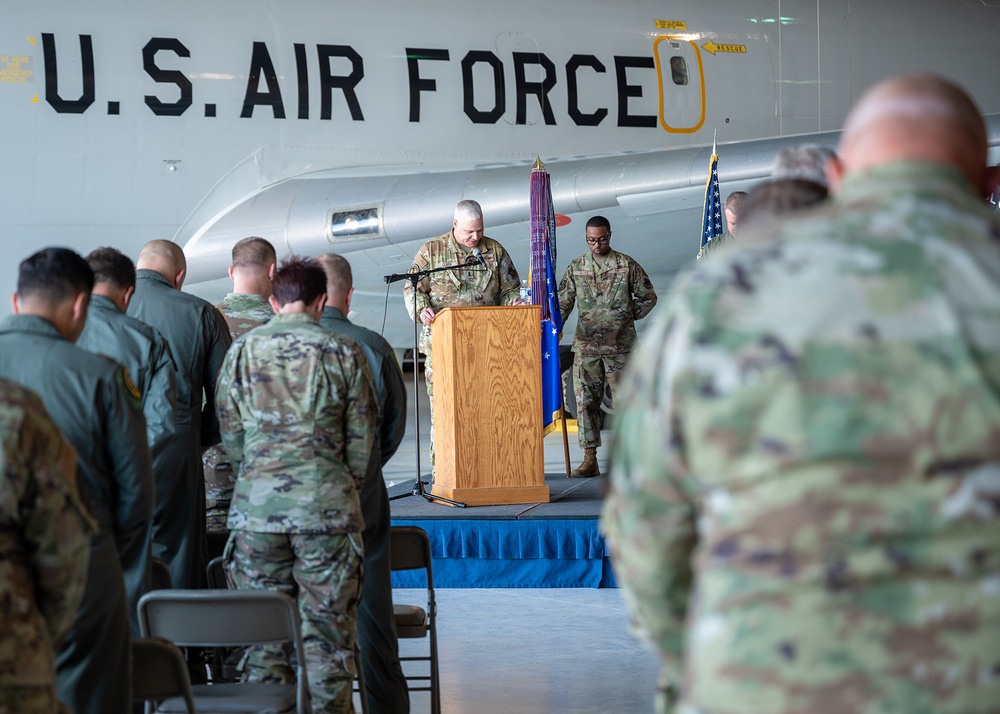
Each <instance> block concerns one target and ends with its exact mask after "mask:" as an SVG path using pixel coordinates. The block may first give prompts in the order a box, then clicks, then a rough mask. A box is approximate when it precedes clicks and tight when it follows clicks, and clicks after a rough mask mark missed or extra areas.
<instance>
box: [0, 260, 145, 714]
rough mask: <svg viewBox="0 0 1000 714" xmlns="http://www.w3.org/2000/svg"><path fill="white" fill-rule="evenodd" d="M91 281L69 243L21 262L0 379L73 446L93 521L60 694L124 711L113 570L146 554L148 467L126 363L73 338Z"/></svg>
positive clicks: (121, 607) (127, 690) (127, 568)
mask: <svg viewBox="0 0 1000 714" xmlns="http://www.w3.org/2000/svg"><path fill="white" fill-rule="evenodd" d="M93 287H94V272H93V271H92V270H91V269H90V266H89V265H88V264H87V261H85V260H84V259H83V258H82V257H81V256H79V255H77V254H76V253H75V252H73V251H72V250H68V249H66V248H45V249H43V250H40V251H38V252H37V253H34V254H33V255H31V256H29V257H28V258H26V259H25V260H23V261H22V262H21V265H20V267H19V270H18V281H17V293H16V295H15V296H14V314H13V315H10V316H8V317H7V318H6V319H4V320H3V322H0V377H4V378H6V379H10V380H13V381H15V382H18V383H19V384H22V385H24V386H25V387H27V388H29V389H31V390H32V391H34V392H35V393H36V394H37V395H38V396H39V397H40V398H41V400H42V403H43V404H44V405H45V408H46V410H47V411H48V413H49V416H50V417H51V418H52V421H53V422H54V423H55V424H56V426H58V427H59V430H60V431H61V432H62V434H63V436H64V437H65V439H66V440H67V441H68V442H69V443H70V444H71V445H72V446H73V448H74V449H75V450H76V454H77V460H78V461H77V469H78V471H77V473H78V475H79V486H80V493H81V496H82V497H83V501H84V504H85V505H86V506H87V508H88V511H89V513H90V515H91V516H92V517H93V518H94V520H95V521H96V523H97V530H96V531H95V532H94V533H93V534H92V535H91V537H90V563H89V565H88V570H87V585H86V590H85V592H84V596H83V600H82V602H81V604H80V608H79V610H78V611H77V615H76V619H75V620H74V621H73V626H72V628H70V631H69V633H68V634H67V636H66V639H65V640H64V642H63V643H62V646H61V647H60V648H59V652H58V653H57V655H56V673H57V676H56V687H57V691H58V693H59V699H60V700H62V701H63V702H65V703H66V704H67V705H69V706H70V708H71V709H72V710H73V711H77V712H125V711H128V710H129V708H130V707H131V706H132V686H131V681H132V663H131V656H130V655H131V652H130V650H131V646H130V633H129V615H128V610H129V606H128V595H127V593H126V589H125V587H126V583H125V578H124V576H123V574H122V573H123V571H124V572H135V570H136V568H138V567H139V566H138V565H137V564H138V563H143V562H148V561H147V560H145V558H146V553H147V552H148V549H149V529H150V520H151V518H152V515H153V497H154V487H153V467H152V462H151V460H150V457H149V446H148V444H147V443H146V423H145V420H144V419H143V416H142V411H141V410H140V405H139V399H138V395H136V394H135V393H134V387H129V385H128V382H127V380H126V377H125V370H124V369H123V368H122V366H121V365H120V364H118V363H117V362H114V361H113V360H110V359H108V358H107V357H103V356H101V355H95V354H92V353H90V352H87V351H86V350H82V349H80V348H78V347H76V346H75V345H74V344H73V343H74V342H76V340H77V339H79V337H80V334H81V333H82V332H83V328H84V325H85V323H86V320H87V312H88V311H87V306H88V305H89V302H90V291H91V290H92V289H93ZM129 582H130V583H131V584H135V583H137V582H138V579H130V581H129Z"/></svg>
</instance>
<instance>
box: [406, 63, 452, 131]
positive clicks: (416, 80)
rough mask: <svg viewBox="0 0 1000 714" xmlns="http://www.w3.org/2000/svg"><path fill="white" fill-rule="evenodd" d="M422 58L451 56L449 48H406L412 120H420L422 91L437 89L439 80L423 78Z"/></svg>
mask: <svg viewBox="0 0 1000 714" xmlns="http://www.w3.org/2000/svg"><path fill="white" fill-rule="evenodd" d="M422 59H423V60H438V61H441V60H444V61H448V60H450V59H451V57H450V56H449V54H448V50H428V49H416V48H411V47H407V48H406V72H407V75H408V76H409V80H410V121H411V122H418V121H420V93H421V92H436V91H437V82H436V81H435V80H433V79H423V78H421V76H420V66H419V65H418V62H420V60H422Z"/></svg>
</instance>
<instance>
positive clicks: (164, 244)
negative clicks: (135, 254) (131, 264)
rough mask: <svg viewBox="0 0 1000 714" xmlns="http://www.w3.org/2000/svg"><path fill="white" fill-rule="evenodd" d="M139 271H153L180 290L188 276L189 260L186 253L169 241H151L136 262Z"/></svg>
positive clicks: (143, 248)
mask: <svg viewBox="0 0 1000 714" xmlns="http://www.w3.org/2000/svg"><path fill="white" fill-rule="evenodd" d="M135 267H136V268H137V269H138V270H153V271H155V272H157V273H159V274H160V275H162V276H163V277H164V278H166V279H167V280H168V281H169V282H170V284H171V285H173V286H174V287H175V288H177V289H178V290H180V289H181V286H182V285H183V284H184V276H185V275H186V274H187V259H186V258H185V257H184V251H183V250H181V247H180V246H179V245H177V244H176V243H174V242H172V241H169V240H151V241H149V243H147V244H146V245H144V246H143V247H142V251H141V252H140V253H139V259H138V260H136V261H135Z"/></svg>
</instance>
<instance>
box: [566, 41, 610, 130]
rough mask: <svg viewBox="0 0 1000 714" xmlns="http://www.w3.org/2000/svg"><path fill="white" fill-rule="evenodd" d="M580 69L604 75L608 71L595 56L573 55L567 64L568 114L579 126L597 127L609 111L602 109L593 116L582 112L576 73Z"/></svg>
mask: <svg viewBox="0 0 1000 714" xmlns="http://www.w3.org/2000/svg"><path fill="white" fill-rule="evenodd" d="M580 67H592V68H593V69H594V71H595V72H600V73H602V74H603V73H604V72H606V71H607V70H606V69H605V68H604V65H603V64H601V61H600V60H598V59H597V58H596V57H594V55H573V56H572V57H570V58H569V62H567V63H566V99H567V103H568V105H569V106H568V108H567V113H568V114H569V116H570V119H572V120H573V121H574V122H575V123H576V125H577V126H597V125H598V124H600V123H601V122H602V121H604V117H606V116H607V115H608V110H607V108H605V107H601V108H599V109H598V110H597V111H595V112H593V113H591V114H587V113H585V112H582V111H580V91H579V89H578V88H577V83H576V72H577V70H578V69H580Z"/></svg>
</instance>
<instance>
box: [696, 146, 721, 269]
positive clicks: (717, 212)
mask: <svg viewBox="0 0 1000 714" xmlns="http://www.w3.org/2000/svg"><path fill="white" fill-rule="evenodd" d="M715 150H716V146H715V142H712V158H710V159H709V160H708V181H707V182H706V183H705V212H704V213H703V214H702V219H701V242H700V243H699V245H698V257H699V258H700V257H701V256H702V255H704V253H705V251H706V250H707V247H708V244H709V243H711V242H712V241H713V240H715V239H716V238H718V237H719V236H721V235H722V234H723V233H724V232H725V231H723V230H722V201H721V200H720V197H719V155H718V154H717V153H715Z"/></svg>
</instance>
